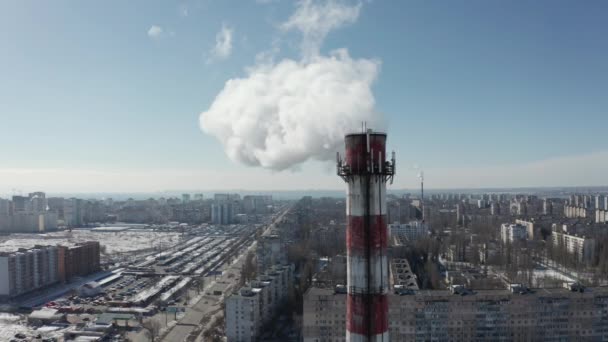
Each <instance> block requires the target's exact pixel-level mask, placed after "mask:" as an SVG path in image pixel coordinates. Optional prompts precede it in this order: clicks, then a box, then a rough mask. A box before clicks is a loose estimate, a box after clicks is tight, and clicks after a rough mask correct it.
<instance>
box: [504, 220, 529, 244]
mask: <svg viewBox="0 0 608 342" xmlns="http://www.w3.org/2000/svg"><path fill="white" fill-rule="evenodd" d="M500 237H501V238H502V241H503V242H504V243H507V242H510V243H513V242H515V241H518V240H526V239H528V227H526V226H524V225H522V224H510V223H503V224H502V225H501V226H500Z"/></svg>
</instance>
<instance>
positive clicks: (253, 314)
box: [225, 288, 262, 342]
mask: <svg viewBox="0 0 608 342" xmlns="http://www.w3.org/2000/svg"><path fill="white" fill-rule="evenodd" d="M261 292H262V289H259V288H255V289H252V288H242V289H241V290H240V291H239V292H238V293H237V294H232V295H231V296H229V297H228V298H227V299H226V314H225V315H226V337H227V338H228V341H235V342H237V341H238V342H254V341H256V340H257V336H258V334H259V333H260V328H261V325H262V319H261V317H260V301H261V298H260V297H261V294H260V293H261Z"/></svg>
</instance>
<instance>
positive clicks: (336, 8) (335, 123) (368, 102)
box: [200, 1, 382, 170]
mask: <svg viewBox="0 0 608 342" xmlns="http://www.w3.org/2000/svg"><path fill="white" fill-rule="evenodd" d="M360 7H361V5H360V4H356V5H355V6H348V5H345V4H344V3H342V2H336V1H325V2H323V3H322V4H317V3H315V2H313V1H302V2H300V3H299V5H298V8H297V10H296V12H295V13H294V14H293V15H292V17H291V18H290V19H289V20H288V21H287V22H286V23H285V24H283V25H282V28H283V29H294V28H295V29H297V30H299V31H300V32H301V33H302V35H303V44H302V55H303V56H302V60H300V61H295V60H291V59H284V60H282V61H280V62H278V63H268V64H263V63H260V64H258V65H256V66H254V67H252V68H249V69H248V71H247V76H246V77H244V78H236V79H231V80H228V81H227V82H226V84H225V86H224V89H223V90H222V91H221V92H220V93H219V94H218V95H217V96H216V98H215V99H214V101H213V103H212V104H211V107H210V108H209V109H208V110H207V111H205V112H203V113H201V115H200V125H201V128H202V130H203V131H204V132H205V133H207V134H210V135H212V136H214V137H216V138H217V139H218V140H219V141H220V142H221V143H222V144H223V145H224V149H225V151H226V154H227V155H228V157H229V158H230V159H231V160H233V161H235V162H240V163H243V164H246V165H251V166H261V167H264V168H269V169H274V170H284V169H288V168H292V167H294V166H296V165H298V164H300V163H303V162H305V161H306V160H309V159H316V160H332V159H333V158H334V156H335V153H336V151H338V150H339V149H340V148H341V145H342V144H343V139H344V134H345V133H347V132H351V131H355V130H357V128H359V129H360V127H361V123H362V122H364V121H365V122H367V123H368V126H369V127H380V126H381V125H382V118H381V115H379V114H378V113H377V112H376V111H375V109H374V107H375V99H374V95H373V93H372V90H371V87H372V84H373V83H374V81H375V79H376V78H377V76H378V73H379V69H380V62H379V61H378V60H373V59H372V60H370V59H353V58H351V57H350V56H349V53H348V51H347V50H346V49H339V50H335V51H333V52H332V53H330V55H329V56H322V55H320V54H319V53H318V51H319V46H320V44H321V42H322V38H323V37H325V35H326V34H327V33H328V32H329V30H331V29H333V28H336V27H339V26H341V25H343V24H346V23H349V22H354V21H355V20H356V18H357V16H358V13H359V8H360ZM319 28H322V29H321V31H322V32H319ZM324 30H326V31H324Z"/></svg>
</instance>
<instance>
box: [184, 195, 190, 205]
mask: <svg viewBox="0 0 608 342" xmlns="http://www.w3.org/2000/svg"><path fill="white" fill-rule="evenodd" d="M188 202H190V194H182V203H184V204H186V203H188Z"/></svg>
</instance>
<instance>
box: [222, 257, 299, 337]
mask: <svg viewBox="0 0 608 342" xmlns="http://www.w3.org/2000/svg"><path fill="white" fill-rule="evenodd" d="M293 271H294V269H293V266H292V265H289V266H286V265H283V266H275V267H272V268H271V269H269V270H268V272H266V273H265V274H262V275H260V276H259V277H258V279H257V280H254V281H252V282H251V283H250V284H249V285H248V286H246V287H243V288H241V289H240V290H239V291H238V292H236V293H234V294H232V295H230V296H228V297H227V298H226V306H225V312H224V315H225V317H226V321H225V322H226V326H225V332H226V337H227V338H228V342H233V341H234V342H241V341H243V342H249V341H257V340H258V336H259V334H260V333H261V328H262V327H263V326H264V325H265V324H268V323H269V322H270V321H271V319H272V318H273V317H275V316H276V315H277V314H278V312H277V310H278V308H279V307H280V306H281V305H282V304H283V303H285V301H286V300H287V298H288V296H289V293H290V290H291V287H292V284H293V279H294V278H293Z"/></svg>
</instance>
